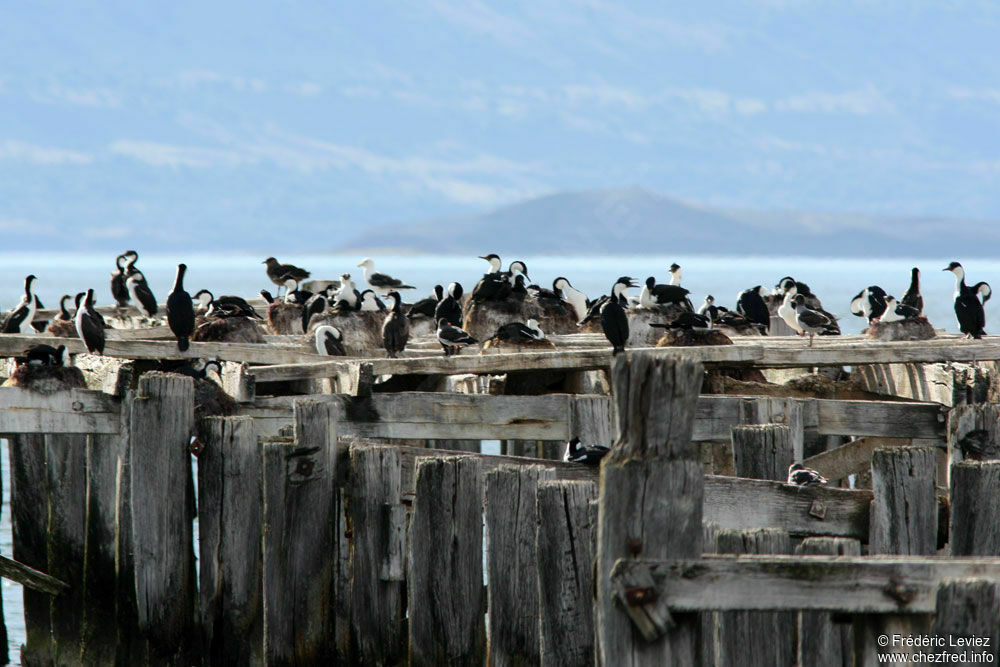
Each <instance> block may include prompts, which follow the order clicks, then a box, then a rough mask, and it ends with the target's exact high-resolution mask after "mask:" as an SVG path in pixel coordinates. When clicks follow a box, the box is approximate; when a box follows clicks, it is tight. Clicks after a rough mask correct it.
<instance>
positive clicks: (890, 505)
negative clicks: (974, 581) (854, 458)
mask: <svg viewBox="0 0 1000 667" xmlns="http://www.w3.org/2000/svg"><path fill="white" fill-rule="evenodd" d="M936 469H937V463H936V461H935V452H934V448H933V447H897V448H893V449H876V450H875V451H874V452H873V453H872V491H873V493H874V500H873V501H872V509H871V519H870V523H871V528H870V529H869V537H868V552H869V553H870V554H872V555H877V554H902V555H912V556H919V555H933V554H935V553H936V552H937V497H936V496H935V492H934V476H935V472H936ZM900 594H905V591H904V592H901V593H900ZM929 625H930V618H928V617H926V616H921V615H914V614H910V615H906V616H903V615H892V614H882V615H856V616H855V617H854V661H855V665H858V666H859V667H866V666H868V665H876V664H878V653H879V652H884V651H883V647H882V646H881V645H879V644H878V643H877V639H878V637H879V636H881V635H887V636H889V637H892V636H893V635H894V634H902V635H909V636H916V635H920V634H925V633H926V632H927V630H928V628H929ZM897 648H899V651H897V652H899V653H908V652H909V653H912V652H915V651H921V650H923V649H920V648H914V647H897Z"/></svg>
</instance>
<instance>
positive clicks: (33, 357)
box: [24, 344, 66, 368]
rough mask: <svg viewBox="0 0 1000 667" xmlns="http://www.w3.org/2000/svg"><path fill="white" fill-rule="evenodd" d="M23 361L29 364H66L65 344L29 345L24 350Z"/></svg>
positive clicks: (51, 365)
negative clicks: (57, 345) (53, 345)
mask: <svg viewBox="0 0 1000 667" xmlns="http://www.w3.org/2000/svg"><path fill="white" fill-rule="evenodd" d="M24 362H25V363H26V364H28V365H29V366H50V367H53V368H54V367H58V366H65V365H66V346H65V345H60V346H59V347H52V346H51V345H45V344H39V345H33V346H31V347H29V348H28V349H27V350H25V352H24Z"/></svg>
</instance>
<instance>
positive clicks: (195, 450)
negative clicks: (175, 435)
mask: <svg viewBox="0 0 1000 667" xmlns="http://www.w3.org/2000/svg"><path fill="white" fill-rule="evenodd" d="M188 451H189V452H191V453H192V454H193V455H195V456H198V455H199V454H201V453H202V452H203V451H205V442H204V441H203V440H201V439H200V438H198V437H197V436H196V437H194V438H191V442H190V443H189V444H188Z"/></svg>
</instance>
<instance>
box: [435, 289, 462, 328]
mask: <svg viewBox="0 0 1000 667" xmlns="http://www.w3.org/2000/svg"><path fill="white" fill-rule="evenodd" d="M442 319H444V320H446V321H447V322H448V324H450V325H452V326H453V327H460V326H462V283H450V284H449V285H448V293H447V294H446V295H445V297H444V298H443V299H441V301H439V302H438V305H437V307H436V308H435V309H434V321H435V322H437V321H440V320H442Z"/></svg>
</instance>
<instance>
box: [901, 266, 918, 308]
mask: <svg viewBox="0 0 1000 667" xmlns="http://www.w3.org/2000/svg"><path fill="white" fill-rule="evenodd" d="M900 303H901V304H903V305H904V306H909V307H910V308H916V309H917V314H918V315H919V314H921V313H923V312H924V297H923V296H921V294H920V269H918V268H917V267H913V269H911V270H910V286H909V287H908V288H906V291H905V292H903V298H902V299H901V300H900Z"/></svg>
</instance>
